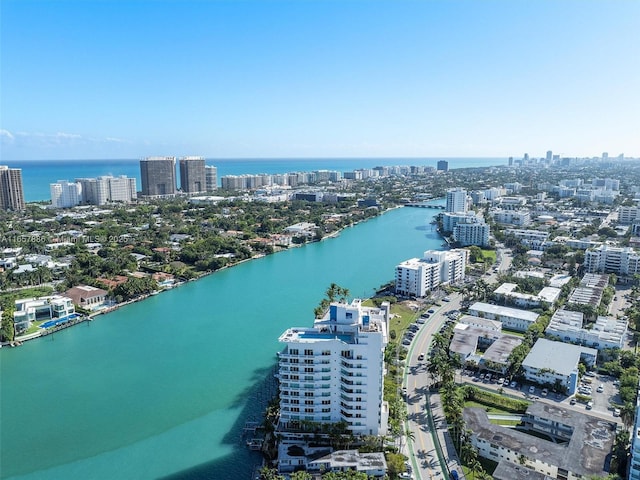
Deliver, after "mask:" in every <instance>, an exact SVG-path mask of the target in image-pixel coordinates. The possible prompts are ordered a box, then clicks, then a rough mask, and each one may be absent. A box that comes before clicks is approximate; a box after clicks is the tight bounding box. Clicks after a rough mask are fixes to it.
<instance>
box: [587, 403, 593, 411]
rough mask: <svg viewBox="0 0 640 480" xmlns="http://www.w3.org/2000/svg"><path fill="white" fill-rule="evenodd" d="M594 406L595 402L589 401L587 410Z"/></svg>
mask: <svg viewBox="0 0 640 480" xmlns="http://www.w3.org/2000/svg"><path fill="white" fill-rule="evenodd" d="M592 408H593V402H591V401H589V402H587V410H591V409H592Z"/></svg>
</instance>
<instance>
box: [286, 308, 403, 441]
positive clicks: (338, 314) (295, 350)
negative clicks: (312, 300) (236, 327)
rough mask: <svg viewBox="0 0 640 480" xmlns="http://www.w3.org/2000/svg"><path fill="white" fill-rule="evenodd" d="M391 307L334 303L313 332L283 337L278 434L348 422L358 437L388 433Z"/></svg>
mask: <svg viewBox="0 0 640 480" xmlns="http://www.w3.org/2000/svg"><path fill="white" fill-rule="evenodd" d="M389 309H390V307H389V304H388V303H384V304H383V305H382V307H381V308H374V307H364V306H362V302H361V301H360V300H357V299H356V300H353V302H351V303H350V304H346V303H332V304H331V306H330V307H329V312H328V313H327V315H325V317H324V318H322V319H317V320H315V322H314V326H313V327H312V328H302V327H300V328H289V329H287V330H286V331H285V332H284V333H283V334H282V335H281V336H280V338H279V341H280V343H281V344H283V345H284V346H285V348H284V350H283V351H282V352H280V354H279V355H278V357H279V362H278V378H279V380H280V422H279V424H278V431H279V434H281V435H282V436H283V438H288V439H292V438H293V439H296V438H304V436H305V435H313V432H307V431H305V429H304V425H305V422H309V421H310V422H314V423H316V424H329V423H337V422H341V421H344V422H346V424H347V426H348V429H349V431H350V432H351V433H353V434H356V435H384V434H385V433H386V431H387V418H388V407H387V405H386V402H384V400H383V399H384V389H383V378H384V360H383V355H384V349H385V346H386V344H387V342H388V331H389Z"/></svg>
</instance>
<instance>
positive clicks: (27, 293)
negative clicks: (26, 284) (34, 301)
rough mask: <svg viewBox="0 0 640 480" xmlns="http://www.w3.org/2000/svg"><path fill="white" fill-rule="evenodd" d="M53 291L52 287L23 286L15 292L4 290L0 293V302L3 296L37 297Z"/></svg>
mask: <svg viewBox="0 0 640 480" xmlns="http://www.w3.org/2000/svg"><path fill="white" fill-rule="evenodd" d="M52 293H53V288H52V287H30V288H23V289H22V290H16V291H15V292H5V293H1V294H0V302H2V301H3V300H4V299H5V298H8V297H15V298H17V299H19V298H37V297H46V296H48V295H51V294H52Z"/></svg>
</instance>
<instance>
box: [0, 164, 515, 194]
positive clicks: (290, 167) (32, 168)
mask: <svg viewBox="0 0 640 480" xmlns="http://www.w3.org/2000/svg"><path fill="white" fill-rule="evenodd" d="M438 160H442V158H326V159H323V158H313V159H207V161H206V163H207V165H214V166H216V167H218V178H220V177H222V176H225V175H242V174H259V173H267V174H276V173H287V172H310V171H313V170H337V171H340V172H346V171H352V170H355V169H358V168H373V167H376V166H391V165H416V166H428V167H435V166H436V164H437V162H438ZM446 160H447V161H448V162H449V169H455V168H468V167H489V166H495V165H506V163H507V160H506V159H505V158H448V159H446ZM4 163H6V164H7V165H9V166H10V167H11V168H21V169H22V183H23V187H24V196H25V200H26V201H27V202H37V201H43V200H50V199H51V193H50V191H49V184H51V183H54V182H56V181H58V180H69V181H72V180H74V179H75V178H82V177H88V178H92V177H99V176H101V175H114V176H118V175H126V176H127V177H135V178H136V179H137V185H138V189H140V188H141V186H142V184H141V180H140V165H139V161H138V160H84V161H83V160H32V161H19V162H11V161H6V162H5V161H2V164H4ZM218 182H219V181H218Z"/></svg>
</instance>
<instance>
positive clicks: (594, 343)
mask: <svg viewBox="0 0 640 480" xmlns="http://www.w3.org/2000/svg"><path fill="white" fill-rule="evenodd" d="M627 326H628V323H627V321H626V320H623V319H619V318H615V317H603V316H598V318H597V319H596V321H595V323H594V324H593V326H592V327H591V328H589V329H586V328H584V314H583V313H582V312H572V311H569V310H565V309H562V308H561V309H558V310H556V311H555V313H554V314H553V316H552V317H551V321H550V322H549V326H548V327H547V329H546V330H545V333H546V334H547V335H554V336H556V337H558V338H560V340H561V341H563V342H568V343H577V344H580V345H584V346H586V347H591V348H595V349H596V350H603V349H605V348H622V347H623V345H624V339H625V336H626V334H627Z"/></svg>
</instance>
